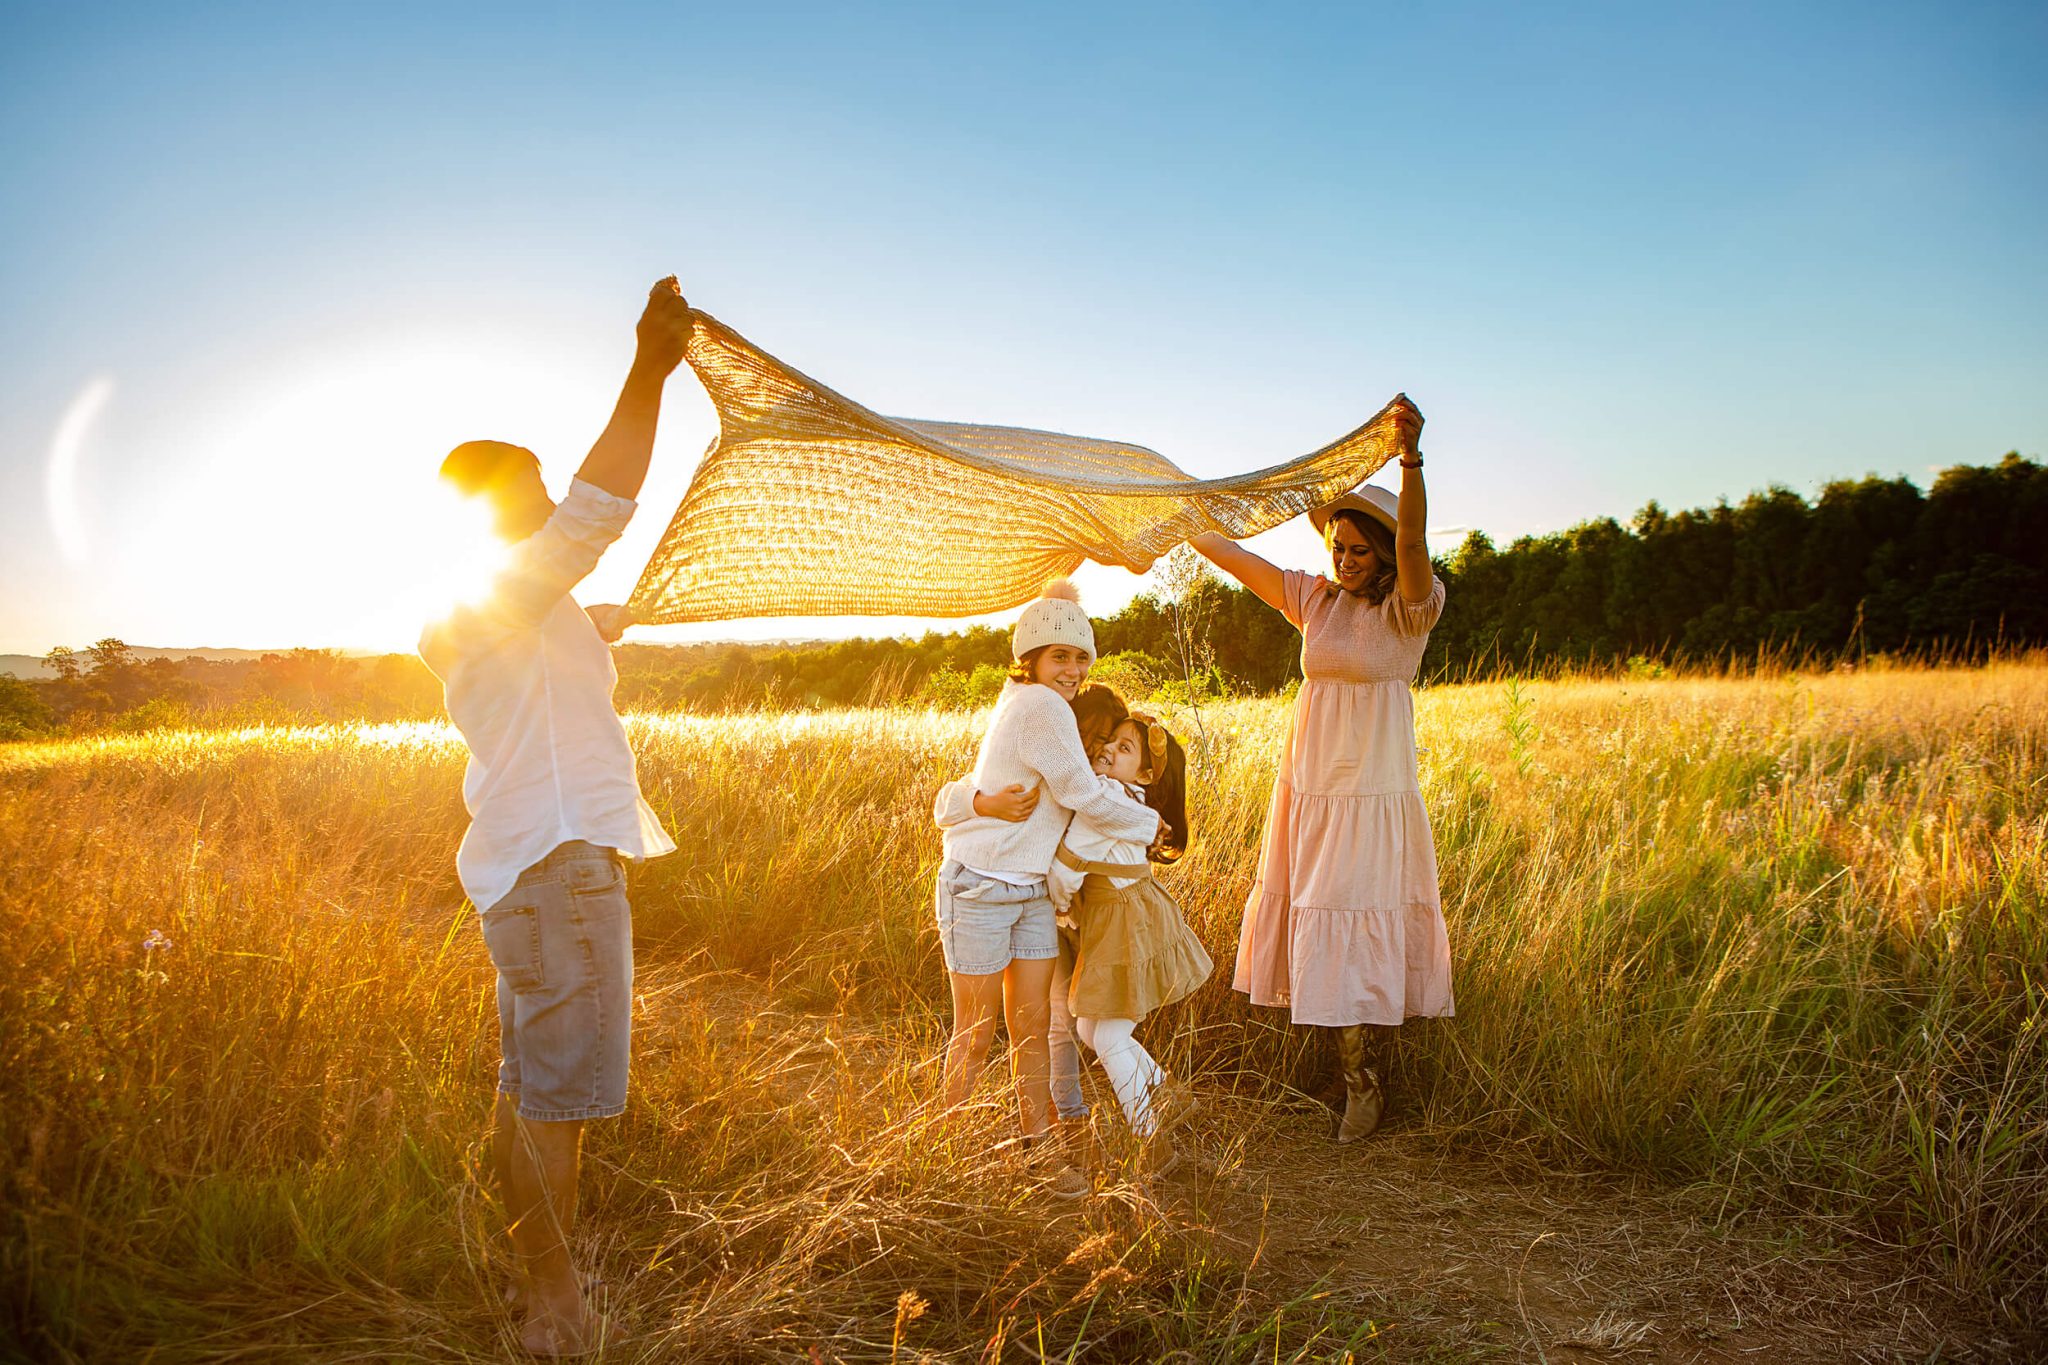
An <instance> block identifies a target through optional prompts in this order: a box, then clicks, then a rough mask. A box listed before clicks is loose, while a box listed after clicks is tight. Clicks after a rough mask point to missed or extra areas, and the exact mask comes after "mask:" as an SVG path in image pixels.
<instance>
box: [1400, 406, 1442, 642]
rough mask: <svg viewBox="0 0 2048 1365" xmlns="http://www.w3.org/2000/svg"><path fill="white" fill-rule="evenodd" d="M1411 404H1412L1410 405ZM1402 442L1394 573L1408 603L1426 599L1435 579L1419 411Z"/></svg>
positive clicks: (1404, 426) (1425, 600) (1406, 430)
mask: <svg viewBox="0 0 2048 1365" xmlns="http://www.w3.org/2000/svg"><path fill="white" fill-rule="evenodd" d="M1411 406H1412V405H1411ZM1401 435H1402V441H1401V501H1400V504H1399V510H1398V511H1397V512H1396V513H1395V515H1394V573H1395V578H1396V579H1397V580H1398V582H1399V585H1400V587H1399V590H1400V593H1401V596H1403V597H1405V598H1407V599H1408V600H1409V601H1410V602H1427V601H1428V600H1429V594H1430V590H1431V588H1432V587H1433V586H1434V585H1435V582H1436V571H1435V570H1434V569H1432V568H1431V567H1430V563H1429V537H1428V536H1427V535H1426V534H1425V530H1426V528H1427V527H1428V525H1429V495H1428V493H1427V492H1426V491H1425V490H1424V489H1423V486H1422V452H1421V451H1420V450H1418V449H1417V448H1416V442H1417V439H1418V438H1419V437H1420V436H1421V435H1422V414H1421V413H1419V412H1418V413H1416V414H1415V421H1414V424H1413V425H1412V426H1409V425H1406V424H1404V425H1403V429H1402V433H1401Z"/></svg>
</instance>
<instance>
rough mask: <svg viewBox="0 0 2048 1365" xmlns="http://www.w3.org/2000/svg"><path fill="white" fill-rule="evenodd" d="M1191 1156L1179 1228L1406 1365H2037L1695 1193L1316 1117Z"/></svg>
mask: <svg viewBox="0 0 2048 1365" xmlns="http://www.w3.org/2000/svg"><path fill="white" fill-rule="evenodd" d="M1222 1134H1235V1135H1237V1136H1235V1137H1233V1138H1230V1139H1227V1140H1225V1139H1223V1138H1222V1137H1221V1135H1222ZM1198 1142H1199V1143H1200V1144H1201V1146H1202V1149H1203V1152H1204V1157H1205V1160H1204V1162H1203V1165H1204V1166H1205V1167H1206V1168H1207V1170H1206V1172H1205V1173H1204V1174H1198V1175H1196V1176H1195V1177H1194V1178H1193V1179H1192V1180H1190V1181H1189V1182H1188V1183H1187V1185H1186V1189H1185V1198H1186V1200H1187V1212H1188V1213H1189V1214H1190V1215H1191V1216H1192V1217H1194V1218H1197V1219H1199V1220H1201V1221H1202V1222H1205V1223H1206V1224H1208V1225H1209V1227H1210V1228H1211V1229H1212V1231H1213V1233H1214V1235H1215V1236H1216V1237H1217V1239H1218V1240H1219V1241H1220V1242H1222V1243H1224V1244H1226V1245H1229V1246H1231V1247H1232V1248H1233V1249H1234V1250H1235V1251H1236V1252H1237V1253H1238V1254H1240V1255H1242V1256H1244V1257H1245V1258H1247V1259H1253V1258H1255V1259H1254V1260H1253V1264H1254V1279H1255V1282H1258V1283H1262V1284H1263V1285H1264V1286H1265V1287H1267V1288H1268V1289H1269V1291H1270V1292H1272V1293H1274V1294H1275V1295H1276V1296H1280V1297H1283V1298H1285V1297H1291V1296H1293V1295H1297V1294H1300V1293H1302V1292H1305V1291H1307V1290H1308V1289H1310V1288H1311V1286H1315V1285H1317V1284H1320V1285H1321V1286H1322V1288H1323V1289H1324V1290H1326V1291H1327V1292H1329V1293H1330V1294H1331V1295H1333V1296H1335V1297H1337V1298H1338V1299H1339V1300H1340V1301H1343V1300H1348V1301H1350V1302H1351V1303H1352V1304H1353V1305H1354V1306H1355V1310H1356V1312H1357V1313H1358V1314H1359V1315H1360V1316H1362V1317H1365V1316H1369V1317H1371V1318H1373V1319H1375V1320H1377V1321H1380V1322H1384V1323H1386V1324H1387V1328H1386V1331H1387V1335H1386V1337H1384V1338H1383V1340H1384V1341H1385V1342H1386V1343H1387V1344H1388V1345H1389V1346H1390V1347H1391V1348H1393V1354H1394V1355H1395V1356H1396V1358H1408V1357H1409V1356H1410V1354H1411V1353H1412V1354H1413V1356H1415V1357H1417V1358H1430V1357H1431V1356H1432V1355H1434V1356H1437V1357H1439V1358H1448V1359H1453V1360H1455V1359H1459V1358H1466V1357H1469V1358H1479V1359H1497V1360H1528V1361H1590V1360H1627V1361H1641V1362H1665V1361H1670V1362H1694V1361H1699V1362H1712V1361H1771V1362H1776V1361H1894V1360H1914V1361H1926V1360H1977V1359H1983V1360H1999V1359H2024V1358H2028V1356H2027V1353H2026V1352H2025V1351H2024V1350H2023V1349H2022V1348H2021V1347H2020V1346H2019V1345H2018V1344H2016V1343H2013V1342H2011V1341H2008V1340H2003V1339H2001V1338H2000V1336H1999V1335H1998V1334H1997V1333H1996V1332H1994V1331H1993V1330H1991V1329H1990V1328H1989V1327H1988V1326H1986V1325H1985V1324H1983V1323H1981V1322H1977V1321H1974V1320H1972V1319H1971V1318H1969V1317H1968V1316H1967V1315H1966V1314H1964V1313H1963V1312H1961V1311H1960V1310H1959V1309H1958V1308H1957V1306H1956V1305H1955V1304H1953V1303H1952V1302H1950V1301H1949V1300H1948V1299H1946V1298H1945V1297H1944V1296H1943V1295H1942V1294H1941V1293H1940V1292H1939V1291H1938V1289H1937V1288H1936V1287H1935V1286H1933V1285H1931V1284H1929V1283H1928V1282H1926V1281H1924V1280H1920V1279H1916V1278H1912V1277H1910V1276H1908V1275H1906V1274H1905V1273H1904V1272H1903V1271H1902V1269H1901V1267H1900V1266H1899V1264H1898V1263H1897V1262H1896V1260H1895V1258H1892V1257H1890V1256H1888V1255H1886V1254H1884V1253H1882V1252H1881V1251H1879V1250H1876V1249H1873V1248H1868V1247H1865V1246H1860V1245H1857V1244H1854V1243H1850V1242H1847V1241H1846V1240H1845V1239H1840V1238H1830V1237H1828V1236H1827V1235H1826V1232H1825V1230H1824V1229H1820V1228H1817V1227H1815V1226H1814V1225H1812V1224H1810V1223H1806V1224H1802V1223H1797V1222H1791V1221H1771V1220H1759V1219H1749V1220H1741V1221H1732V1220H1728V1219H1726V1218H1725V1216H1724V1215H1723V1213H1722V1211H1721V1210H1720V1209H1719V1208H1717V1201H1716V1200H1715V1199H1713V1198H1712V1197H1709V1196H1705V1195H1702V1194H1700V1193H1694V1192H1686V1191H1674V1190H1669V1189H1660V1188H1658V1187H1656V1186H1654V1185H1651V1184H1648V1183H1646V1182H1641V1181H1628V1180H1623V1179H1619V1178H1614V1177H1606V1176H1580V1175H1560V1174H1556V1173H1546V1172H1540V1171H1531V1170H1522V1171H1510V1170H1508V1169H1506V1168H1504V1167H1502V1166H1499V1165H1495V1164H1490V1163H1487V1162H1483V1161H1477V1160H1473V1159H1471V1158H1469V1157H1457V1156H1451V1155H1447V1154H1446V1152H1445V1150H1444V1145H1443V1143H1442V1142H1441V1141H1440V1140H1439V1139H1436V1138H1434V1137H1432V1136H1431V1135H1429V1134H1426V1133H1421V1132H1418V1131H1415V1130H1413V1129H1412V1128H1402V1127H1395V1128H1393V1129H1391V1130H1389V1131H1387V1132H1385V1133H1383V1134H1382V1135H1380V1136H1379V1137H1377V1138H1375V1139H1374V1140H1373V1141H1372V1142H1371V1143H1369V1144H1365V1145H1363V1146H1360V1147H1358V1148H1351V1149H1345V1148H1338V1147H1336V1146H1334V1145H1333V1144H1331V1143H1330V1142H1329V1141H1328V1138H1327V1129H1326V1124H1325V1119H1324V1118H1323V1117H1322V1116H1321V1115H1320V1113H1318V1112H1312V1111H1309V1110H1308V1109H1306V1108H1300V1109H1293V1110H1289V1109H1282V1108H1276V1107H1272V1106H1266V1105H1256V1104H1250V1103H1244V1102H1233V1101H1229V1100H1224V1101H1219V1102H1216V1103H1213V1104H1211V1105H1210V1106H1209V1109H1208V1113H1207V1115H1206V1117H1205V1121H1204V1122H1203V1123H1202V1124H1201V1127H1200V1131H1199V1133H1198ZM2037 1344H2038V1343H2037ZM1404 1346H1405V1348H1406V1349H1403V1347H1404Z"/></svg>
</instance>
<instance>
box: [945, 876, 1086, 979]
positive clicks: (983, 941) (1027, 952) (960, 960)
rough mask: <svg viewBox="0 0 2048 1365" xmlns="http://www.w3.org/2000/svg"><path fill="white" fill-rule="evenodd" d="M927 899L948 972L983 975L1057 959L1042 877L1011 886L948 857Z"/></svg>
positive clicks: (1054, 929) (1055, 935)
mask: <svg viewBox="0 0 2048 1365" xmlns="http://www.w3.org/2000/svg"><path fill="white" fill-rule="evenodd" d="M933 899H934V902H935V903H936V905H937V909H938V916H939V947H940V948H941V949H942V950H943V951H944V952H945V954H946V970H947V971H949V972H958V973H960V974H961V975H962V976H987V975H989V974H990V973H992V972H999V971H1001V970H1003V968H1005V967H1007V966H1009V965H1010V964H1011V963H1012V962H1017V961H1023V962H1031V961H1035V960H1039V959H1044V958H1052V957H1058V956H1059V955H1060V938H1059V927H1058V926H1057V925H1056V924H1055V923H1054V922H1053V921H1054V919H1055V916H1054V914H1053V908H1052V901H1051V900H1049V899H1047V897H1046V894H1045V881H1044V879H1043V878H1040V879H1039V880H1038V881H1037V882H1035V883H1033V884H1032V885H1030V886H1012V885H1011V884H1010V883H1008V882H1003V881H997V880H996V879H995V878H994V877H984V876H982V875H981V874H980V873H979V872H973V871H970V870H968V869H967V868H964V867H962V866H961V865H960V863H959V862H958V860H956V859H953V858H948V859H946V861H945V863H944V864H943V865H941V866H940V868H939V884H938V889H937V892H936V893H935V895H934V897H933Z"/></svg>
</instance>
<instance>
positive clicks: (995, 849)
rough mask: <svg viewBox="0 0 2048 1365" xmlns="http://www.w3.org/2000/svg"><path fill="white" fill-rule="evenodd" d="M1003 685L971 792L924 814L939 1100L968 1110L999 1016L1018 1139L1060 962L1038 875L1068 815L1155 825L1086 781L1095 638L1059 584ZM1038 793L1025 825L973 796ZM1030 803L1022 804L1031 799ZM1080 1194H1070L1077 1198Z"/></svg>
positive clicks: (1018, 640)
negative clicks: (1084, 734) (933, 934)
mask: <svg viewBox="0 0 2048 1365" xmlns="http://www.w3.org/2000/svg"><path fill="white" fill-rule="evenodd" d="M1010 653H1011V657H1012V659H1013V660H1014V661H1015V667H1014V668H1013V669H1012V671H1011V680H1010V681H1009V682H1008V683H1006V684H1004V687H1003V693H1002V696H1001V697H1000V698H999V699H998V700H997V702H996V706H995V711H994V713H993V714H992V715H990V717H989V723H988V730H987V732H986V733H985V734H984V735H983V736H982V741H981V752H980V754H979V756H978V757H977V759H976V761H975V765H974V772H973V775H972V777H971V779H968V780H966V781H962V782H959V783H954V784H951V785H950V786H948V787H947V788H945V789H943V790H942V791H941V792H940V793H939V797H938V800H937V801H936V802H935V805H934V810H933V815H934V818H935V819H936V820H937V822H938V823H939V825H940V826H941V827H942V828H943V830H944V844H945V861H944V862H943V863H942V864H941V866H940V868H939V878H938V886H937V888H936V891H935V895H934V901H935V909H936V913H937V918H938V928H939V943H940V947H941V948H942V949H943V950H944V953H945V958H946V970H947V972H948V973H949V974H950V976H951V979H952V987H953V1033H952V1038H951V1040H950V1042H949V1043H948V1046H947V1049H946V1085H945V1100H946V1103H947V1104H948V1105H954V1104H958V1103H960V1102H961V1101H963V1100H965V1099H966V1098H967V1096H968V1094H969V1093H971V1092H972V1090H973V1089H974V1083H975V1081H976V1080H977V1079H978V1078H979V1076H980V1074H981V1069H982V1067H983V1066H984V1065H985V1064H986V1062H987V1060H988V1052H989V1047H990V1045H991V1043H992V1042H993V1040H994V1038H995V1026H996V1019H997V1017H998V1015H1001V1016H1003V1017H1004V1018H1005V1020H1006V1022H1007V1024H1008V1026H1009V1035H1010V1046H1011V1049H1012V1072H1013V1075H1014V1078H1015V1082H1016V1089H1017V1110H1018V1118H1019V1121H1020V1123H1021V1125H1022V1129H1023V1132H1024V1135H1025V1137H1026V1138H1027V1139H1036V1138H1039V1137H1042V1136H1043V1135H1044V1134H1045V1133H1046V1131H1047V1129H1048V1128H1049V1126H1050V1122H1051V1114H1050V1109H1051V1100H1050V1091H1049V1088H1048V1085H1047V1053H1046V1029H1047V1024H1048V1021H1049V1009H1050V1006H1049V996H1050V990H1051V985H1052V976H1053V967H1054V964H1055V961H1056V960H1057V958H1058V955H1059V939H1058V930H1057V928H1056V927H1055V925H1054V913H1053V906H1052V901H1051V900H1050V899H1048V897H1047V894H1046V872H1047V870H1048V869H1049V868H1050V867H1051V866H1052V861H1053V853H1054V851H1055V850H1056V849H1057V848H1058V847H1059V843H1060V836H1061V835H1062V834H1063V833H1064V832H1065V831H1066V827H1067V821H1068V820H1069V818H1071V816H1072V815H1073V814H1074V813H1075V812H1076V811H1086V812H1087V813H1088V814H1089V816H1090V818H1091V820H1092V821H1094V822H1095V823H1097V824H1099V825H1100V826H1101V827H1102V828H1104V829H1106V830H1110V831H1113V832H1114V833H1115V834H1116V835H1117V836H1118V837H1122V838H1128V839H1133V840H1136V841H1137V842H1139V843H1141V844H1149V843H1150V842H1151V841H1152V840H1153V838H1154V837H1155V836H1156V835H1157V834H1158V832H1159V829H1160V824H1159V816H1158V815H1157V813H1155V812H1153V811H1150V810H1147V809H1145V808H1143V807H1141V806H1138V805H1136V804H1135V803H1133V802H1131V801H1130V800H1128V799H1127V798H1126V797H1124V796H1123V795H1122V794H1121V793H1119V792H1117V791H1116V790H1115V789H1114V788H1113V787H1111V786H1109V785H1108V784H1105V783H1104V782H1103V781H1102V779H1101V778H1099V777H1097V776H1096V774H1095V773H1094V771H1093V770H1092V768H1091V766H1090V763H1089V758H1088V755H1087V753H1086V752H1085V751H1084V750H1083V749H1082V747H1081V735H1080V731H1079V729H1078V728H1077V727H1076V726H1075V723H1074V713H1073V710H1072V708H1071V706H1070V703H1071V702H1072V700H1073V698H1074V696H1075V694H1076V693H1077V692H1078V691H1079V690H1080V687H1081V684H1082V683H1083V682H1084V681H1085V680H1086V679H1087V676H1088V668H1089V665H1090V664H1092V663H1093V662H1094V658H1095V632H1094V628H1093V627H1092V626H1091V625H1090V624H1089V622H1088V616H1087V613H1086V612H1084V611H1082V610H1081V604H1080V601H1079V594H1078V593H1076V592H1075V590H1074V587H1073V585H1072V584H1071V583H1067V582H1065V581H1060V582H1055V583H1053V584H1051V585H1049V586H1048V587H1047V588H1046V593H1045V596H1043V597H1040V598H1039V599H1038V600H1037V601H1035V602H1033V603H1032V604H1031V605H1030V606H1028V607H1026V608H1025V609H1024V614H1023V615H1022V616H1021V617H1019V618H1018V621H1017V625H1016V627H1015V629H1014V631H1013V632H1012V634H1011V640H1010ZM1013 787H1014V788H1018V789H1021V790H1023V791H1026V792H1031V791H1035V792H1036V793H1037V799H1036V803H1035V804H1034V805H1032V806H1031V807H1030V809H1029V813H1028V814H1027V815H1026V816H1025V818H1023V819H1022V820H1011V819H1005V818H1003V817H1002V816H1000V815H997V814H992V813H989V812H990V809H991V808H992V806H993V804H994V799H991V798H983V797H980V796H977V795H976V793H984V792H985V793H1001V792H1003V791H1005V790H1006V789H1009V788H1013ZM1027 799H1028V798H1027ZM1076 1192H1078V1191H1076Z"/></svg>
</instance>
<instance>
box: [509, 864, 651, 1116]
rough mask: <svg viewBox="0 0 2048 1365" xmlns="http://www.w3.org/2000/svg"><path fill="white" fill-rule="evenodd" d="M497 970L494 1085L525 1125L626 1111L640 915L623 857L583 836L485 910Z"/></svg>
mask: <svg viewBox="0 0 2048 1365" xmlns="http://www.w3.org/2000/svg"><path fill="white" fill-rule="evenodd" d="M481 918H482V920H483V929H484V946H485V947H486V948H488V949H490V952H491V962H492V964H493V965H495V966H496V967H497V969H498V1039H499V1044H498V1046H499V1050H500V1052H501V1053H502V1054H503V1058H504V1059H503V1060H502V1061H500V1062H499V1063H498V1089H499V1090H500V1091H502V1092H503V1093H505V1094H507V1095H517V1096H518V1097H519V1116H520V1117H521V1118H527V1119H540V1120H556V1121H559V1120H564V1119H605V1118H610V1117H612V1116H613V1115H614V1114H617V1113H620V1112H621V1111H623V1110H624V1109H625V1107H626V1063H627V1060H628V1058H629V1057H630V1056H631V1052H632V1039H633V912H632V910H631V908H630V907H628V906H627V904H626V870H625V867H624V865H623V863H622V862H621V860H620V858H619V855H618V854H616V853H614V852H613V851H612V850H610V849H608V848H599V847H598V846H597V845H596V844H587V843H584V842H583V841H582V840H581V839H577V840H572V841H571V842H569V843H566V844H562V845H560V846H559V847H557V848H556V849H555V851H554V852H553V853H550V854H549V855H548V856H547V857H545V858H543V859H541V860H540V861H539V862H537V863H535V864H534V865H533V866H532V867H529V868H527V869H526V871H524V872H522V873H520V874H519V880H518V882H517V883H515V884H514V885H513V887H512V890H511V892H510V893H508V894H507V895H506V897H505V898H504V899H503V900H501V901H499V902H498V903H497V904H496V905H493V906H492V907H491V908H490V909H488V910H486V911H484V912H483V915H482V916H481Z"/></svg>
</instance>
